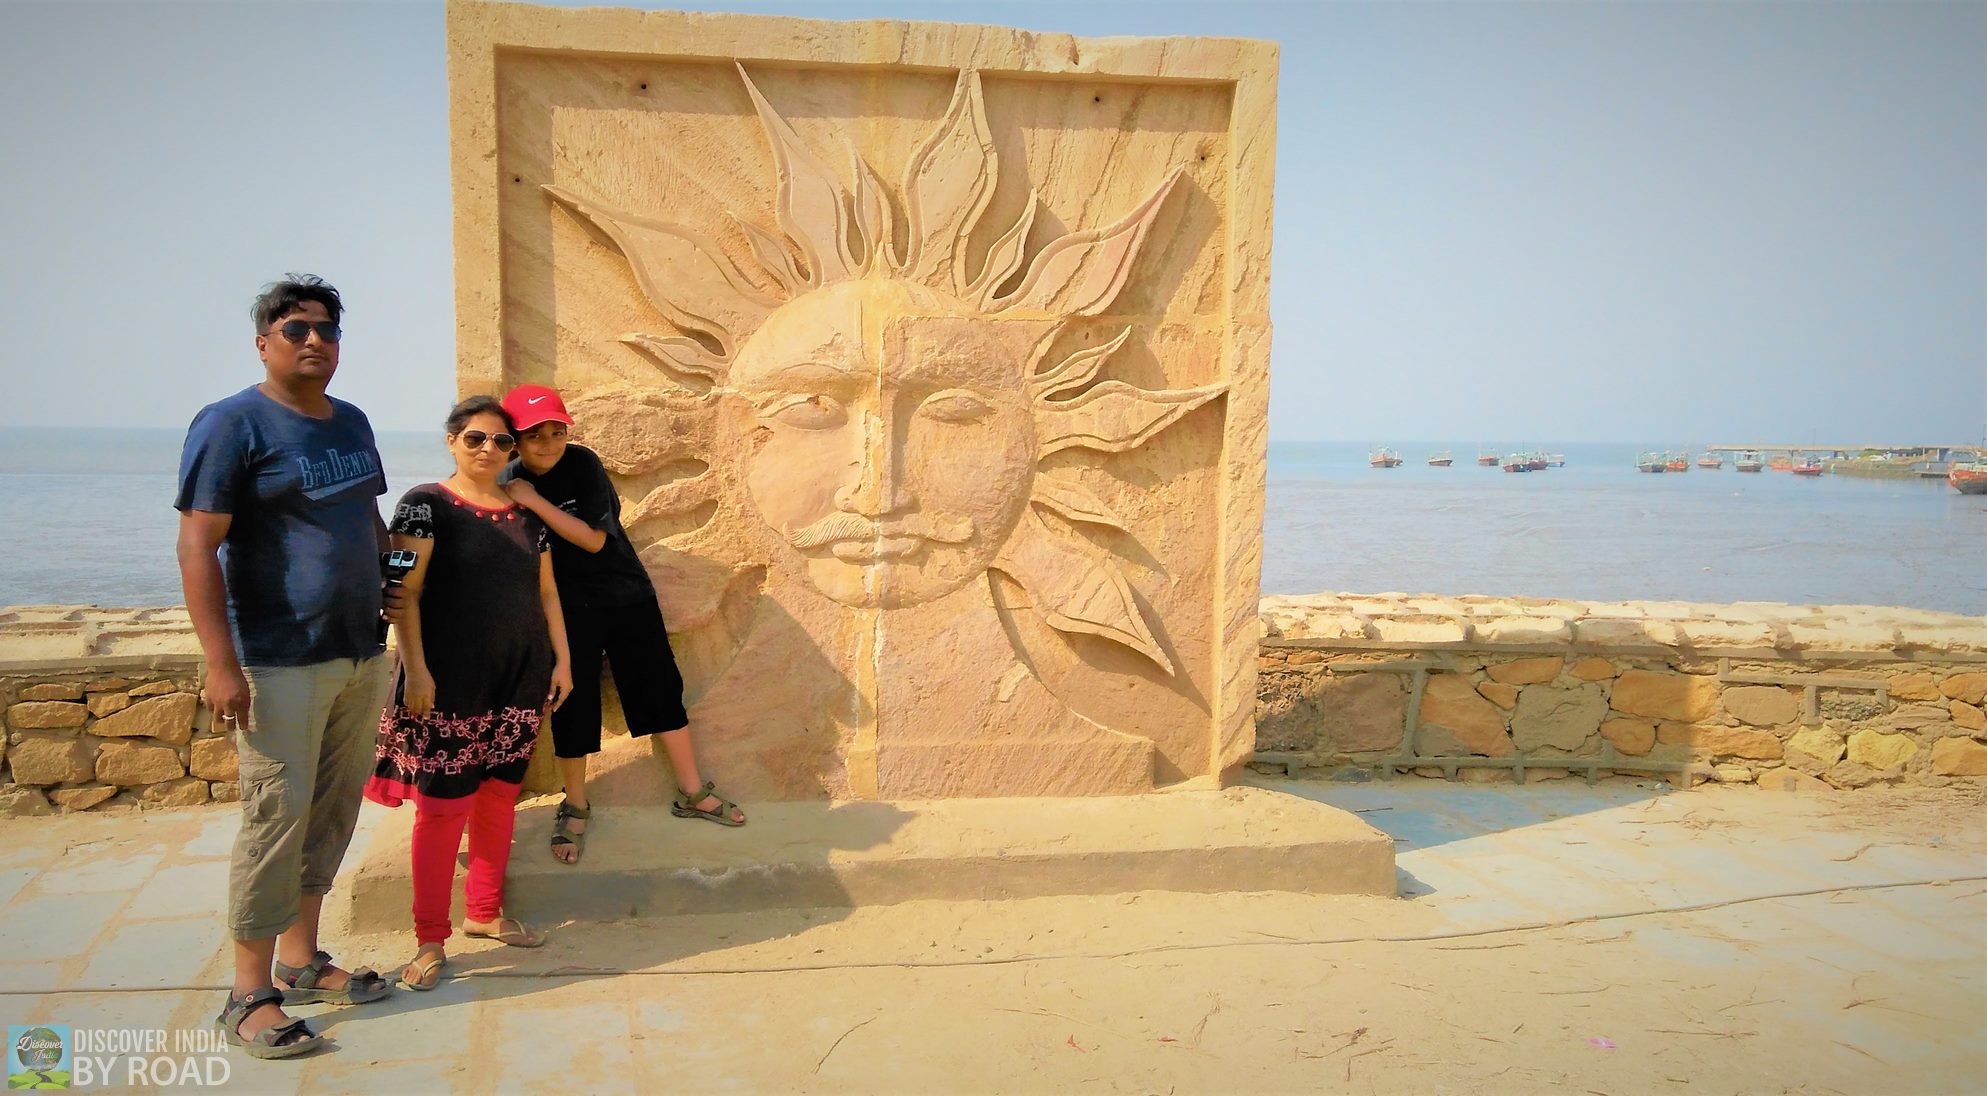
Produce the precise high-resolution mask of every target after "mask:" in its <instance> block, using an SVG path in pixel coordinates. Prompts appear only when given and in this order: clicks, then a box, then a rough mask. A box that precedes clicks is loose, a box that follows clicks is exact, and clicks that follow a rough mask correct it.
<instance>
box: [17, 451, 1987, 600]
mask: <svg viewBox="0 0 1987 1096" xmlns="http://www.w3.org/2000/svg"><path fill="white" fill-rule="evenodd" d="M181 436H182V434H181V432H180V431H178V430H100V429H97V430H84V429H57V428H46V427H33V428H22V427H10V428H8V429H6V430H4V431H0V507H3V508H4V517H3V518H0V605H22V604H66V603H76V604H96V605H104V606H150V605H176V604H179V603H180V601H181V600H182V599H181V596H180V588H179V572H178V568H177V566H176V564H175V563H174V560H173V537H174V533H175V531H176V529H177V520H178V519H177V515H176V514H175V512H174V511H173V509H172V497H173V486H174V481H175V474H176V471H177V468H178V463H179V448H180V440H181ZM379 443H380V455H381V458H382V459H383V461H384V462H385V465H386V471H387V478H388V483H389V486H390V490H389V491H388V493H387V494H386V495H385V496H383V497H382V498H381V500H380V501H381V506H382V508H386V507H390V506H391V505H392V501H393V500H394V499H396V498H398V497H399V495H400V493H401V492H403V491H405V490H406V489H407V488H409V487H411V486H413V485H414V484H417V483H421V482H425V481H430V480H435V479H440V478H442V477H444V476H446V475H447V474H448V473H449V471H450V470H451V464H450V461H449V457H448V452H447V450H446V449H445V448H444V447H443V444H442V439H441V437H440V435H439V434H438V433H435V434H429V433H419V434H405V433H382V434H381V435H380V439H379ZM1480 446H1481V447H1482V448H1483V449H1484V451H1487V452H1493V451H1494V452H1503V451H1505V450H1506V449H1510V448H1520V446H1512V445H1508V444H1506V445H1488V446H1485V445H1483V443H1472V442H1458V443H1439V442H1429V443H1395V444H1394V446H1393V447H1394V448H1395V449H1397V450H1398V451H1399V452H1400V453H1401V455H1402V457H1403V458H1404V459H1405V461H1406V463H1404V464H1402V465H1401V466H1400V467H1398V468H1392V469H1375V468H1369V467H1368V466H1367V459H1366V458H1367V454H1368V451H1369V449H1371V448H1372V446H1370V445H1368V444H1365V443H1281V442H1279V443H1274V444H1272V445H1271V446H1270V459H1269V488H1268V498H1267V502H1266V509H1265V515H1264V522H1263V592H1264V593H1272V594H1296V593H1308V592H1311V591H1318V590H1332V591H1340V592H1363V593H1379V592H1384V591H1403V592H1409V593H1441V594H1472V593H1476V594H1498V595H1507V596H1515V595H1523V596H1533V597H1565V598H1580V599H1595V600H1609V601H1613V600H1631V599H1656V600H1683V601H1785V602H1793V603H1797V604H1802V603H1805V604H1829V603H1851V604H1872V605H1902V606H1911V607H1914V608H1924V609H1939V610H1945V611H1949V612H1963V613H1970V614H1987V497H1983V496H1978V495H1975V496H1964V495H1960V494H1959V493H1958V492H1956V491H1954V490H1952V489H1951V488H1949V487H1947V486H1946V485H1945V483H1944V482H1943V481H1940V480H1931V479H1925V480H1919V479H1902V480H1874V479H1858V478H1853V477H1848V476H1822V477H1819V478H1812V479H1811V478H1805V477H1796V476H1793V475H1789V474H1788V473H1785V472H1760V473H1757V474H1743V473H1739V472H1736V471H1734V470H1733V468H1732V466H1731V464H1730V463H1729V462H1728V463H1727V464H1726V466H1725V467H1724V468H1723V469H1720V470H1715V471H1714V470H1711V469H1703V468H1696V467H1692V468H1691V469H1690V471H1689V472H1686V473H1668V474H1664V475H1648V474H1644V473H1638V472H1637V471H1636V470H1635V455H1636V453H1637V452H1638V451H1639V450H1641V449H1649V448H1674V446H1673V445H1664V444H1662V443H1657V442H1650V443H1641V444H1635V443H1630V444H1622V445H1562V446H1552V445H1547V446H1545V448H1547V449H1550V450H1552V451H1554V452H1561V453H1564V454H1565V456H1566V466H1565V467H1563V468H1552V469H1547V470H1545V471H1540V472H1527V473H1522V474H1520V473H1507V472H1503V471H1501V470H1500V469H1498V468H1484V467H1478V466H1477V465H1476V463H1475V459H1474V458H1475V456H1476V454H1477V452H1478V451H1479V447H1480ZM1538 447H1539V446H1538V445H1536V444H1530V443H1528V444H1525V445H1523V446H1522V448H1524V449H1528V450H1529V449H1533V448H1538ZM1444 449H1447V450H1450V451H1452V452H1453V454H1454V457H1455V461H1456V463H1455V464H1454V465H1453V466H1452V467H1449V468H1434V467H1430V466H1429V465H1428V464H1427V463H1426V462H1425V458H1426V456H1427V454H1428V453H1430V452H1434V451H1437V450H1444Z"/></svg>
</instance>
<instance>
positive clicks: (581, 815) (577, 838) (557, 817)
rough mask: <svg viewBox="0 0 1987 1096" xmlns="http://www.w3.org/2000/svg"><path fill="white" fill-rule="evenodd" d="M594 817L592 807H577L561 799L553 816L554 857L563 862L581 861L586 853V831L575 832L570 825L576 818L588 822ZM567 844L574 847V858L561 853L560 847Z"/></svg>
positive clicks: (574, 862)
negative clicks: (568, 857) (567, 857)
mask: <svg viewBox="0 0 1987 1096" xmlns="http://www.w3.org/2000/svg"><path fill="white" fill-rule="evenodd" d="M592 818H593V811H592V809H590V808H587V807H575V806H573V805H572V804H571V803H568V802H566V801H565V800H563V799H562V800H560V801H559V810H558V813H557V814H554V815H553V816H552V859H554V860H557V861H558V862H560V863H561V864H577V863H579V862H580V857H582V856H585V855H586V831H585V830H581V831H579V832H578V833H574V832H573V831H572V830H571V829H570V826H571V824H572V821H573V820H574V819H578V820H579V821H581V822H586V821H590V820H591V819H592ZM565 845H571V846H572V847H573V858H572V859H571V860H568V859H566V858H565V857H563V856H560V855H559V849H560V847H561V846H565Z"/></svg>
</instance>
